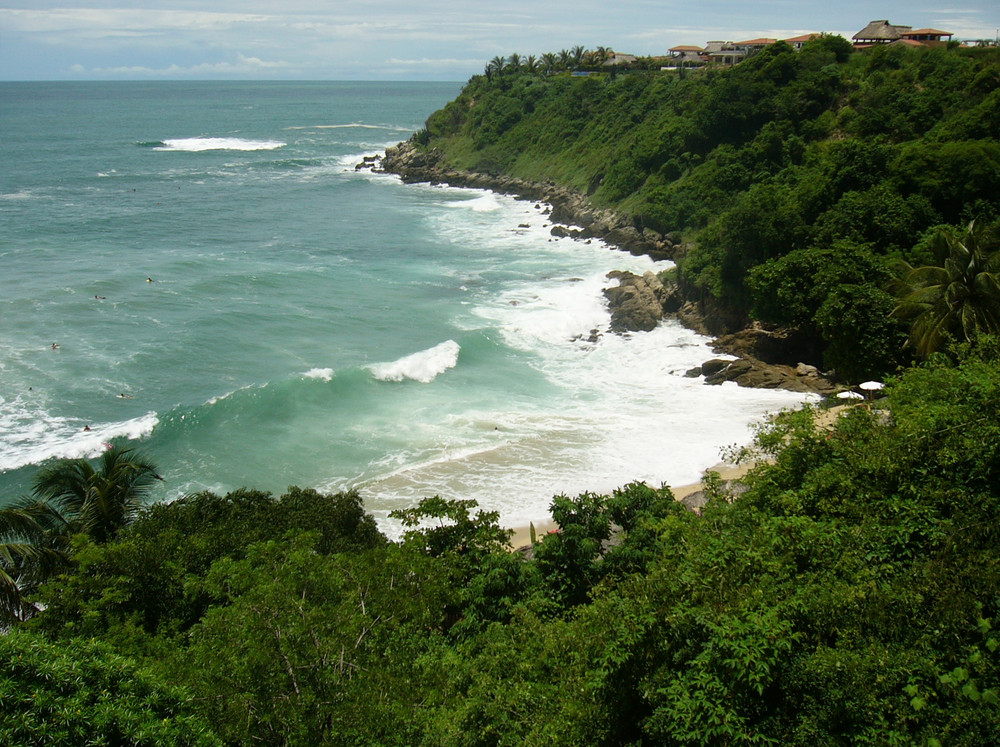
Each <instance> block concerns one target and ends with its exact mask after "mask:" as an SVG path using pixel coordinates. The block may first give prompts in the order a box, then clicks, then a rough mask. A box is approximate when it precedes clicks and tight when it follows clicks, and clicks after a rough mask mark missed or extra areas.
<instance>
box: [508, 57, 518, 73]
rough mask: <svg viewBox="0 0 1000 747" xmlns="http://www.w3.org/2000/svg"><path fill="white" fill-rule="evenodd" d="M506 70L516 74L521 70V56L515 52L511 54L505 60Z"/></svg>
mask: <svg viewBox="0 0 1000 747" xmlns="http://www.w3.org/2000/svg"><path fill="white" fill-rule="evenodd" d="M507 69H508V70H509V71H510V72H512V73H516V72H518V71H519V70H520V69H521V55H519V54H518V53H517V52H511V55H510V57H508V58H507Z"/></svg>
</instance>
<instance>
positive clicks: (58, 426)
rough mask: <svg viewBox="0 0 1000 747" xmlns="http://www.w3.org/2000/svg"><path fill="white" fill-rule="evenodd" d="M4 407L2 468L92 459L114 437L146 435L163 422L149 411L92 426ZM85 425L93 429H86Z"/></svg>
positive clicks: (134, 438) (3, 469)
mask: <svg viewBox="0 0 1000 747" xmlns="http://www.w3.org/2000/svg"><path fill="white" fill-rule="evenodd" d="M4 409H5V412H4V415H3V418H2V419H3V421H4V422H3V426H4V431H5V438H4V440H3V441H2V442H0V471H6V470H13V469H18V468H19V467H24V466H26V465H29V464H39V463H41V462H44V461H45V460H47V459H78V458H86V459H92V458H94V457H96V456H99V455H100V454H101V452H103V451H104V450H105V449H107V448H108V442H109V441H111V440H112V439H115V438H126V439H129V440H138V439H141V438H144V437H146V436H148V435H149V434H150V433H152V432H153V429H154V428H155V427H156V426H157V424H158V423H159V422H160V421H159V418H158V417H157V416H156V413H154V412H148V413H146V414H145V415H142V416H139V417H137V418H132V419H131V420H125V421H121V422H117V423H95V424H89V426H88V424H86V423H83V424H81V423H80V422H78V421H75V420H72V419H70V418H64V417H59V416H53V415H49V414H47V413H38V412H34V413H27V412H21V413H16V412H13V413H12V412H10V411H9V410H7V408H4ZM22 416H28V417H22ZM85 426H86V427H89V430H85Z"/></svg>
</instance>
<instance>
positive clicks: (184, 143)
mask: <svg viewBox="0 0 1000 747" xmlns="http://www.w3.org/2000/svg"><path fill="white" fill-rule="evenodd" d="M286 145H287V143H283V142H281V141H280V140H246V139H244V138H239V137H187V138H171V139H168V140H164V141H163V144H162V145H158V146H156V147H154V148H153V150H175V151H185V152H189V153H198V152H201V151H206V150H242V151H251V150H276V149H277V148H283V147H285V146H286Z"/></svg>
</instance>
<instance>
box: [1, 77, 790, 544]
mask: <svg viewBox="0 0 1000 747" xmlns="http://www.w3.org/2000/svg"><path fill="white" fill-rule="evenodd" d="M459 89H460V85H459V84H457V83H371V82H314V83H293V82H273V83H272V82H268V83H257V82H250V83H229V82H198V83H187V82H185V83H180V82H153V83H137V82H113V83H105V82H100V83H98V82H92V83H0V278H2V281H0V282H2V293H0V503H6V502H9V501H10V500H13V499H14V498H16V497H17V496H20V495H23V494H25V493H27V492H28V491H29V490H30V486H31V481H32V479H33V476H34V475H35V473H36V471H37V469H38V468H39V467H40V466H41V465H44V464H46V463H47V462H48V461H49V460H52V459H54V458H60V457H88V458H92V457H95V456H97V455H99V454H100V453H101V451H102V450H103V449H105V448H108V447H109V446H113V447H116V448H124V447H130V448H136V449H139V450H141V451H142V452H144V453H145V454H147V455H148V456H149V457H151V458H152V459H153V461H154V462H155V463H156V464H157V465H158V467H159V469H160V472H161V474H162V475H163V476H164V478H165V482H164V484H163V486H162V487H161V488H160V489H159V492H158V493H157V494H156V496H155V498H156V499H157V500H171V499H174V498H177V497H179V496H182V495H185V494H188V493H191V492H194V491H200V490H213V491H216V492H219V493H223V492H225V491H229V490H233V489H236V488H240V487H252V488H259V489H263V490H269V491H272V492H274V493H276V494H279V493H281V492H282V491H283V490H284V489H285V488H286V487H287V486H289V485H298V486H301V487H314V488H317V489H320V490H329V491H336V490H341V489H345V488H351V487H355V488H357V489H358V490H359V491H360V493H361V495H362V497H363V499H364V501H365V506H366V509H367V510H368V511H369V512H371V513H372V514H373V515H374V516H375V517H376V518H377V519H378V520H379V522H380V524H381V526H382V528H383V529H384V530H385V531H387V532H388V533H389V534H390V535H396V534H398V531H399V528H398V526H396V525H395V524H394V523H393V522H392V521H391V520H390V519H389V518H388V516H387V515H388V512H389V511H391V510H393V509H396V508H402V507H407V506H412V505H414V504H415V503H416V502H417V501H418V500H420V499H421V498H423V497H427V496H433V495H440V496H442V497H446V498H460V499H475V500H477V501H478V502H479V504H480V506H481V507H483V508H485V509H489V510H496V511H499V512H500V515H501V520H502V522H503V523H505V524H507V525H509V526H523V525H525V524H526V523H527V522H528V521H538V520H540V519H543V518H544V517H546V516H547V514H548V506H549V503H550V501H551V499H552V497H553V496H554V495H558V494H566V495H576V494H578V493H581V492H584V491H595V492H605V491H610V490H612V489H614V488H615V487H618V486H621V485H625V484H627V483H629V482H631V481H633V480H644V481H647V482H649V483H651V484H653V485H657V486H658V485H660V484H663V483H666V484H673V485H679V484H684V483H689V482H693V481H695V480H697V479H698V478H699V476H700V475H701V472H702V470H703V469H704V468H706V467H708V466H710V465H713V464H714V463H716V462H717V461H719V459H720V455H721V451H722V449H723V448H725V447H727V446H730V445H733V444H745V443H747V442H749V441H750V439H751V438H752V430H751V427H752V425H753V424H754V423H758V422H760V421H761V419H762V418H763V416H764V415H765V414H766V413H768V412H771V411H776V410H779V409H781V408H784V407H794V406H796V405H797V404H798V403H800V402H802V401H803V399H804V398H803V395H800V394H793V393H790V392H782V391H764V390H751V389H742V388H739V387H737V386H736V385H734V384H726V385H723V386H720V387H709V386H705V385H704V384H703V383H702V381H701V380H700V379H690V378H685V377H684V373H685V371H687V370H688V369H690V368H691V367H693V366H696V365H699V364H700V363H702V362H704V361H705V360H707V359H709V358H712V357H715V356H714V355H713V353H712V351H711V349H710V347H709V340H708V339H706V338H704V337H701V336H699V335H696V334H695V333H693V332H691V331H689V330H686V329H684V328H683V327H681V326H679V325H678V324H676V323H674V322H665V323H663V324H661V325H660V327H658V328H657V329H656V330H654V331H652V332H647V333H635V334H632V335H628V336H619V335H615V334H613V333H611V332H609V331H608V322H609V317H608V312H607V309H606V305H605V302H604V300H603V296H602V293H601V291H602V288H604V287H606V286H607V285H608V284H609V281H608V280H607V279H606V278H605V275H606V274H607V273H608V272H609V271H611V270H615V269H621V270H632V271H634V272H640V273H641V272H644V271H646V270H654V271H659V270H661V269H665V268H666V267H669V266H670V265H669V263H663V262H653V261H652V260H650V259H649V258H646V257H633V256H631V255H629V254H627V253H624V252H620V251H616V250H614V249H612V248H609V247H608V246H606V245H604V244H602V243H601V242H599V241H592V242H582V241H578V240H573V239H570V238H556V237H553V236H552V235H551V233H550V229H551V226H550V224H549V222H548V219H547V215H546V206H544V205H540V204H537V203H533V202H526V201H518V200H515V199H513V198H511V197H507V196H501V195H496V194H493V193H491V192H486V191H478V190H462V189H454V188H449V187H435V186H430V185H427V184H416V185H407V184H403V183H402V182H401V181H400V180H399V179H398V178H396V177H394V176H391V175H386V174H373V173H370V172H368V171H357V170H355V168H354V167H355V165H356V164H357V163H358V162H360V161H361V160H362V158H363V157H364V156H365V155H373V154H377V153H380V152H384V150H385V149H386V147H388V146H391V145H394V144H395V143H397V142H399V141H401V140H405V139H406V138H408V137H409V135H410V134H411V133H412V132H413V131H415V130H417V129H419V128H420V127H421V126H422V124H423V122H424V120H425V119H426V118H427V116H428V115H429V114H430V113H431V112H433V111H434V110H436V109H438V108H440V107H441V106H443V105H444V104H445V103H447V102H448V101H449V100H451V99H452V98H454V96H455V95H456V94H457V93H458V91H459ZM595 329H596V330H598V332H599V336H598V337H597V340H596V342H590V341H589V338H590V337H591V332H592V330H595Z"/></svg>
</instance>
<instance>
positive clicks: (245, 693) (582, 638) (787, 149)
mask: <svg viewBox="0 0 1000 747" xmlns="http://www.w3.org/2000/svg"><path fill="white" fill-rule="evenodd" d="M576 53H579V54H580V58H581V60H580V61H581V62H582V60H583V52H582V50H580V49H576V50H574V51H573V52H567V59H566V61H565V62H566V64H567V65H568V64H570V63H571V62H572V59H571V58H573V57H574V56H575V55H576ZM516 62H517V64H516V65H511V64H510V62H509V61H505V60H500V61H499V64H497V61H494V62H492V63H491V64H490V67H489V68H488V70H487V74H485V75H483V76H477V77H476V78H474V79H473V80H472V81H470V83H469V85H468V86H467V87H466V89H465V91H463V93H462V95H461V96H460V97H459V99H458V100H457V101H456V102H453V103H452V104H450V105H449V106H448V107H446V108H445V109H444V110H442V111H441V112H438V113H436V114H435V115H434V116H432V117H431V119H430V120H428V130H427V131H426V132H424V133H422V134H421V135H420V136H419V139H420V140H422V141H425V142H427V143H429V144H432V145H433V146H434V147H439V148H442V149H444V152H445V154H446V158H448V159H449V160H450V162H451V163H452V164H453V165H458V166H464V167H467V168H476V169H479V170H491V169H495V170H497V171H503V172H507V173H517V174H519V175H521V176H526V177H530V178H535V179H555V180H557V181H559V182H561V183H563V184H566V185H569V186H574V187H577V188H579V189H582V190H585V191H587V192H589V193H590V194H591V196H592V198H593V199H594V200H595V201H597V202H599V203H601V204H606V205H613V206H615V207H617V208H619V209H620V210H624V211H627V212H629V213H630V214H631V215H633V216H635V219H636V221H637V222H638V223H640V224H642V225H650V226H655V227H656V228H657V229H660V230H676V231H679V232H683V233H684V234H685V235H686V236H687V237H688V238H689V240H690V241H691V242H692V246H693V248H692V249H691V251H690V252H689V253H688V254H687V255H686V256H685V257H683V258H682V261H681V272H682V275H683V277H684V278H685V282H686V283H688V284H689V285H690V286H691V287H692V288H694V289H695V290H697V291H700V292H703V293H704V294H705V295H706V297H707V298H715V299H716V301H717V302H718V303H723V302H724V303H725V304H727V305H728V306H729V307H730V309H731V310H734V313H738V314H742V315H744V316H745V315H752V316H755V317H758V318H760V319H764V320H767V321H770V322H772V323H775V324H788V325H796V326H799V327H800V328H804V329H806V330H807V331H812V332H814V333H815V334H817V335H821V337H822V339H823V341H824V347H825V353H826V355H827V356H828V358H829V359H830V360H832V361H836V362H837V363H836V365H838V366H842V367H845V370H849V371H851V372H852V374H854V375H862V374H864V373H866V372H870V371H876V370H886V369H888V368H891V367H892V366H894V365H895V364H896V363H897V362H899V361H901V360H903V357H901V353H900V349H901V344H902V341H903V340H904V339H906V338H909V343H910V345H911V348H910V349H912V350H913V351H914V352H915V353H916V354H917V355H918V356H919V357H920V358H921V359H922V361H921V362H920V363H918V364H917V365H916V366H914V367H912V368H909V369H905V370H901V372H900V373H899V374H898V376H897V378H896V379H895V380H892V381H890V382H889V386H888V387H887V389H886V392H885V397H884V399H880V400H878V401H876V402H864V403H862V404H860V405H856V406H853V407H851V408H849V410H848V411H847V413H846V414H845V415H843V416H842V417H841V418H840V419H839V420H836V421H834V422H833V423H832V424H830V425H822V424H821V423H822V421H821V420H820V419H818V418H816V417H814V415H815V413H814V412H813V411H811V410H805V411H801V412H796V413H786V414H784V415H782V416H781V417H779V418H778V419H776V420H775V421H773V422H772V423H771V424H769V425H768V426H766V427H765V428H763V429H762V430H761V431H760V433H759V434H758V437H757V439H756V442H755V444H754V446H753V447H752V448H750V449H748V450H746V452H745V453H744V454H743V455H742V456H743V457H746V458H754V459H759V460H760V463H759V465H758V466H757V467H756V468H755V469H754V470H753V471H752V472H751V473H750V474H749V476H748V477H747V478H746V480H745V484H746V487H747V490H746V492H745V493H743V494H742V495H741V496H740V497H739V499H738V500H733V499H732V498H731V497H730V495H729V494H728V493H727V492H726V490H725V489H724V486H722V485H721V484H720V483H719V482H718V480H717V479H713V477H712V476H711V475H710V476H709V477H708V479H707V485H708V491H707V492H708V494H709V501H708V503H707V505H706V506H705V507H704V508H703V509H702V510H701V511H700V512H692V511H689V510H687V509H686V508H685V507H683V506H682V505H681V504H679V503H677V502H676V501H675V500H674V499H673V496H672V494H671V492H670V490H669V489H666V488H660V489H656V488H652V487H649V486H646V485H641V484H632V485H628V486H625V487H623V488H621V489H620V490H618V491H615V492H614V493H613V494H612V495H608V496H599V495H592V494H583V495H580V496H577V497H575V498H571V497H567V496H557V497H555V498H554V499H553V501H552V504H551V512H552V516H553V518H554V519H555V520H556V522H557V523H558V525H559V527H560V531H559V532H558V533H553V534H547V535H545V536H544V537H541V538H540V539H539V540H538V541H537V542H533V546H532V548H531V550H530V552H528V553H519V552H509V551H508V548H507V547H506V542H507V540H508V537H509V532H508V531H506V530H504V529H502V528H501V527H499V526H498V524H497V515H496V514H495V513H491V512H483V511H479V510H477V507H476V505H475V503H474V502H473V501H459V502H449V501H444V500H441V499H438V498H431V499H426V500H424V501H422V502H421V503H420V504H419V506H417V507H416V508H414V509H411V510H408V511H401V512H399V513H398V514H397V518H398V519H399V520H400V521H401V522H402V523H403V526H404V528H405V530H406V531H405V534H404V536H403V537H402V539H400V540H399V541H390V540H389V539H388V538H387V537H385V536H384V535H383V534H382V533H381V532H380V531H379V530H378V528H377V526H376V524H375V522H374V520H373V519H372V517H371V516H370V515H368V514H366V513H365V511H364V507H363V504H362V500H361V497H360V496H359V495H358V494H357V493H355V492H344V493H338V494H335V495H328V494H323V493H319V492H317V491H314V490H301V489H298V488H294V487H293V488H289V490H288V491H287V492H286V493H285V494H284V495H282V496H280V497H275V496H272V495H270V494H267V493H262V492H259V491H255V490H249V489H244V490H239V491H235V492H232V493H229V494H228V495H225V496H218V495H215V494H213V493H210V492H206V493H199V494H195V495H191V496H188V497H186V498H183V499H180V500H178V501H175V502H173V503H170V504H159V505H153V506H146V505H145V501H144V495H145V491H146V490H147V488H148V487H149V485H151V484H152V481H154V480H156V479H158V478H157V474H156V470H155V467H154V466H153V464H152V462H151V461H149V460H148V459H147V458H145V457H143V456H142V455H140V454H137V453H135V452H132V451H129V450H122V449H112V450H110V451H108V452H107V453H106V454H105V455H104V456H103V458H102V459H101V460H100V461H99V462H98V464H97V465H96V466H94V465H91V464H90V463H89V462H87V461H86V460H69V461H63V462H57V463H55V464H53V465H51V466H50V467H48V468H46V469H44V470H43V471H42V472H40V473H39V476H38V480H37V483H36V486H35V491H34V494H33V495H32V496H31V497H28V498H25V499H22V500H20V501H18V502H16V503H15V504H14V505H12V506H10V507H8V508H5V509H0V625H2V626H3V627H4V628H5V634H2V635H0V649H2V651H0V654H2V658H0V662H2V663H0V742H2V743H5V744H116V745H117V744H124V745H154V744H155V745H159V744H176V745H220V744H225V745H244V744H264V745H319V744H322V745H400V746H402V745H407V746H409V745H427V746H428V747H431V746H434V747H439V746H444V747H448V746H454V747H479V746H482V747H486V746H490V747H498V746H500V745H543V744H544V745H581V746H582V745H598V746H600V745H607V746H609V747H610V746H611V745H628V746H630V747H639V746H644V745H662V744H760V743H769V744H788V745H803V744H808V745H828V744H849V743H857V744H886V745H894V744H899V745H902V744H925V745H988V744H1000V633H998V632H997V628H998V626H1000V492H998V490H997V486H998V485H1000V417H998V413H1000V344H998V338H997V337H994V336H991V334H993V333H995V332H996V331H997V325H998V320H1000V304H998V296H1000V286H998V284H997V277H998V273H1000V253H998V252H997V250H996V243H995V242H996V239H995V238H994V236H993V235H992V234H991V232H990V230H989V229H990V227H991V223H994V222H995V221H996V219H997V217H998V215H1000V202H998V200H1000V198H998V196H997V194H996V193H995V192H996V190H995V186H993V185H995V184H996V175H997V166H998V163H1000V153H998V151H997V148H998V146H997V127H998V119H997V117H998V112H1000V107H998V106H997V104H1000V101H998V99H997V97H998V96H1000V93H998V91H1000V65H998V60H997V58H996V57H995V56H993V55H990V54H987V55H977V54H972V53H967V52H962V51H959V50H950V49H939V50H924V51H919V50H918V51H912V50H907V49H903V48H898V49H897V48H893V49H884V50H875V51H874V52H873V53H871V54H870V55H869V56H858V55H852V54H851V53H850V52H849V50H848V49H847V48H846V47H845V46H844V44H843V43H841V41H838V40H836V39H824V40H820V41H819V42H818V43H814V44H812V45H811V46H807V47H806V48H805V49H804V50H803V52H802V53H801V54H796V53H794V52H792V51H791V50H790V49H788V48H785V47H784V46H783V45H777V46H775V47H772V48H771V49H769V50H766V51H765V52H763V53H762V54H760V55H758V56H757V57H755V58H754V59H752V60H750V61H748V62H746V63H744V64H742V65H741V66H739V67H738V68H735V69H733V70H730V71H716V72H711V71H710V72H707V73H705V74H700V75H693V74H689V75H688V76H687V77H685V78H683V79H681V78H678V77H669V76H658V75H656V76H647V75H645V74H638V75H618V76H616V77H614V78H613V79H612V78H610V77H608V78H598V77H588V78H579V79H577V78H572V77H569V76H562V75H558V74H552V73H556V72H557V70H558V67H559V66H560V63H559V60H558V59H557V58H556V59H554V60H549V61H547V62H546V61H544V60H543V61H542V62H541V63H538V62H537V61H534V62H532V64H531V65H528V64H526V63H525V64H522V61H521V60H520V59H518V60H516ZM550 62H552V63H553V65H552V66H551V68H550V67H549V65H548V63H550ZM595 64H596V63H595ZM546 73H549V74H548V75H546ZM609 153H610V154H611V155H610V156H609ZM991 188H992V191H991ZM972 218H976V220H975V221H972ZM942 223H943V224H946V226H950V228H945V229H944V230H936V227H937V226H938V225H939V224H942ZM848 333H850V335H849V334H848ZM848 338H850V339H848ZM960 340H968V342H959V341H960ZM942 351H944V352H942ZM850 366H853V368H850Z"/></svg>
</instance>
